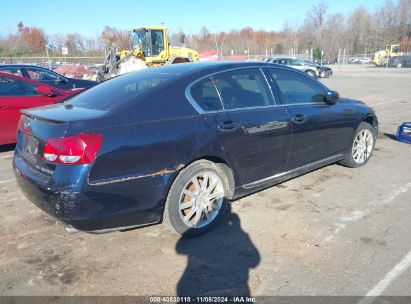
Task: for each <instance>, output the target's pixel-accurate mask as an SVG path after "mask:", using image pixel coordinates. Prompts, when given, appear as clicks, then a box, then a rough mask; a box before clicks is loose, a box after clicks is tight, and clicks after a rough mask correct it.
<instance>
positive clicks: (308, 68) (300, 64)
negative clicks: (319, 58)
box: [268, 57, 320, 78]
mask: <svg viewBox="0 0 411 304" xmlns="http://www.w3.org/2000/svg"><path fill="white" fill-rule="evenodd" d="M268 62H272V63H278V64H284V65H288V66H290V67H292V68H294V69H297V70H300V71H302V72H305V73H307V74H308V75H310V76H311V77H313V78H318V77H319V76H320V71H319V70H318V69H317V68H316V67H315V66H312V65H308V64H307V63H305V62H304V61H302V60H300V59H298V58H292V57H281V58H274V59H270V60H268Z"/></svg>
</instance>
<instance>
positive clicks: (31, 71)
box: [0, 64, 98, 91]
mask: <svg viewBox="0 0 411 304" xmlns="http://www.w3.org/2000/svg"><path fill="white" fill-rule="evenodd" d="M0 72H2V73H9V74H13V75H18V76H22V77H25V78H28V79H32V80H35V81H38V82H41V83H44V84H47V85H50V86H53V87H56V88H58V89H60V90H64V91H70V90H73V89H88V88H90V87H93V86H95V85H97V84H98V82H97V81H93V80H86V79H77V78H68V77H65V76H63V75H61V74H59V73H56V72H54V71H52V70H49V69H46V68H43V67H41V66H37V65H29V64H0Z"/></svg>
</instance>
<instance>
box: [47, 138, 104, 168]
mask: <svg viewBox="0 0 411 304" xmlns="http://www.w3.org/2000/svg"><path fill="white" fill-rule="evenodd" d="M102 142H103V135H101V134H80V135H75V136H69V137H61V138H49V139H48V140H47V141H46V144H45V145H44V149H43V158H44V159H45V160H46V161H48V162H50V163H54V164H66V165H83V164H91V163H92V162H93V161H94V159H95V158H96V155H97V153H98V150H99V149H100V146H101V144H102Z"/></svg>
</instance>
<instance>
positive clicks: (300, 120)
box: [291, 114, 307, 123]
mask: <svg viewBox="0 0 411 304" xmlns="http://www.w3.org/2000/svg"><path fill="white" fill-rule="evenodd" d="M291 120H292V121H293V122H295V123H303V122H305V121H306V120H307V116H305V115H303V114H296V115H294V116H293V118H292V119H291Z"/></svg>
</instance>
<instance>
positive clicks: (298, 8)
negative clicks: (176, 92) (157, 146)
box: [0, 0, 385, 37]
mask: <svg viewBox="0 0 411 304" xmlns="http://www.w3.org/2000/svg"><path fill="white" fill-rule="evenodd" d="M384 1H385V0H355V1H352V0H351V1H350V0H304V1H301V0H300V1H297V0H280V1H278V0H277V1H276V0H271V1H270V0H254V1H250V0H193V1H188V0H173V1H170V0H169V1H163V0H143V1H138V0H133V1H130V0H117V1H113V0H112V1H107V0H99V1H97V0H68V1H67V0H66V1H62V0H18V1H7V2H6V3H7V4H5V3H3V5H2V7H1V9H0V34H8V33H14V32H16V30H17V23H18V22H19V21H22V22H23V24H24V25H25V26H36V27H40V28H42V29H44V30H45V31H46V33H48V34H54V33H72V32H78V33H81V34H83V35H84V36H87V37H94V36H96V35H99V34H100V33H101V31H102V29H103V28H104V26H105V25H108V26H112V27H116V28H121V29H131V28H133V27H136V26H139V25H161V23H162V22H164V24H165V25H166V26H168V27H169V29H170V32H177V31H179V30H183V31H184V32H185V33H187V34H196V33H198V32H199V30H200V28H201V27H202V26H206V27H207V28H208V29H209V30H210V31H211V32H218V31H229V30H231V29H241V28H243V27H246V26H250V27H252V28H253V29H255V30H259V29H263V30H267V31H270V30H275V31H279V30H281V29H282V28H283V26H284V24H285V23H286V22H288V23H289V24H290V25H291V26H298V25H299V24H301V23H302V21H303V20H304V17H305V13H306V12H307V11H308V10H309V9H310V8H311V7H312V6H313V5H316V4H318V3H320V2H322V3H325V4H326V5H328V12H329V13H336V12H340V13H343V14H346V13H349V12H352V11H353V10H354V9H355V8H356V7H358V6H359V5H362V6H364V7H365V8H366V9H367V10H369V11H374V10H375V9H376V8H377V7H379V6H381V5H382V4H383V3H384Z"/></svg>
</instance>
